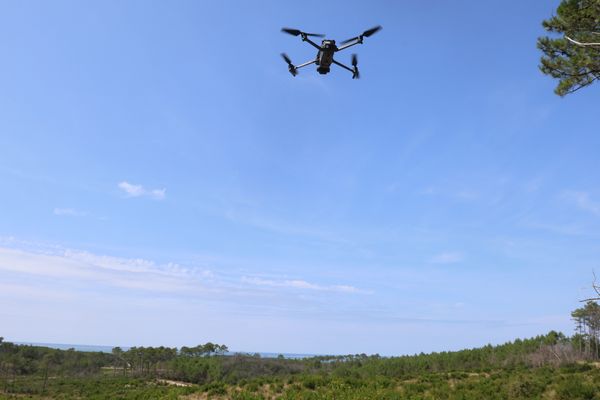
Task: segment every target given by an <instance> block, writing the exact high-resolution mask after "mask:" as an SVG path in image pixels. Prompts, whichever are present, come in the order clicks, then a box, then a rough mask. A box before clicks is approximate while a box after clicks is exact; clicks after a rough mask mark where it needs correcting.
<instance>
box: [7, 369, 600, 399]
mask: <svg viewBox="0 0 600 400" xmlns="http://www.w3.org/2000/svg"><path fill="white" fill-rule="evenodd" d="M6 383H7V382H3V383H2V384H1V385H0V399H36V400H39V399H140V400H141V399H182V400H186V399H187V400H209V399H214V400H225V399H234V400H267V399H268V400H275V399H281V400H291V399H295V400H296V399H297V400H304V399H306V400H320V399H323V400H326V399H327V400H328V399H332V400H333V399H336V400H342V399H353V400H359V399H360V400H369V399H378V400H380V399H383V400H386V399H389V400H391V399H398V400H400V399H408V400H434V399H435V400H438V399H442V400H444V399H445V400H481V399H486V400H488V399H489V400H495V399H498V400H500V399H502V400H504V399H507V400H508V399H540V400H600V370H599V369H598V368H595V367H591V366H571V367H563V368H560V369H550V368H538V369H522V370H500V371H492V372H489V373H473V372H471V373H468V372H453V373H440V374H422V375H419V376H414V377H405V378H403V379H391V378H384V377H378V378H376V379H370V380H364V379H359V378H355V377H327V376H318V375H309V376H304V375H297V376H293V377H287V378H281V379H273V378H269V377H266V378H260V379H254V380H251V381H246V382H241V383H240V384H236V385H227V384H225V383H211V384H208V385H203V386H198V385H187V386H181V385H182V384H183V383H180V382H174V381H158V380H155V379H141V378H126V377H119V376H110V375H104V376H101V375H99V376H96V377H86V378H51V379H48V381H47V384H46V388H45V390H44V387H43V379H41V378H39V377H25V378H19V379H17V380H16V381H14V382H13V381H10V382H8V383H7V384H6ZM5 384H6V385H5Z"/></svg>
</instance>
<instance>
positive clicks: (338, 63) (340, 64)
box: [332, 60, 354, 74]
mask: <svg viewBox="0 0 600 400" xmlns="http://www.w3.org/2000/svg"><path fill="white" fill-rule="evenodd" d="M332 61H333V63H334V64H335V65H338V66H340V67H342V68H344V69H346V70H348V71H350V72H352V73H353V74H354V70H353V69H352V68H350V67H347V66H345V65H344V64H342V63H341V62H337V61H335V60H332Z"/></svg>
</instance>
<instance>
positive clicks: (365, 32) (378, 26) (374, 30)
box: [341, 25, 381, 44]
mask: <svg viewBox="0 0 600 400" xmlns="http://www.w3.org/2000/svg"><path fill="white" fill-rule="evenodd" d="M380 30H381V25H377V26H376V27H374V28H371V29H368V30H366V31H364V32H363V33H361V34H360V35H358V36H356V37H353V38H352V39H348V40H344V41H343V42H341V44H346V43H349V42H351V41H353V40H358V41H362V39H363V37H369V36H371V35H373V34H374V33H377V32H379V31H380Z"/></svg>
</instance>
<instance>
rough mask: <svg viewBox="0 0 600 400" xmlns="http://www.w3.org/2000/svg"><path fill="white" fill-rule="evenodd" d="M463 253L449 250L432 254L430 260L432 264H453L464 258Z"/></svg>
mask: <svg viewBox="0 0 600 400" xmlns="http://www.w3.org/2000/svg"><path fill="white" fill-rule="evenodd" d="M464 258H465V257H464V255H463V254H462V253H461V252H457V251H449V252H444V253H440V254H437V255H435V256H433V257H432V258H431V260H430V262H432V263H434V264H454V263H457V262H461V261H462V260H464Z"/></svg>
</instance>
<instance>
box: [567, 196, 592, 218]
mask: <svg viewBox="0 0 600 400" xmlns="http://www.w3.org/2000/svg"><path fill="white" fill-rule="evenodd" d="M563 198H565V199H566V200H568V201H570V202H572V203H574V204H575V205H576V206H577V207H579V208H580V209H582V210H584V211H588V212H591V213H592V214H594V215H597V216H600V202H598V201H595V200H592V199H591V198H590V195H589V193H587V192H577V191H566V192H564V193H563Z"/></svg>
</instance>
